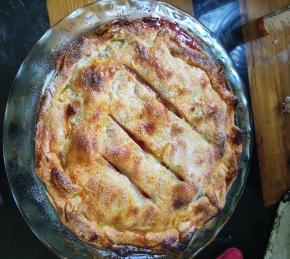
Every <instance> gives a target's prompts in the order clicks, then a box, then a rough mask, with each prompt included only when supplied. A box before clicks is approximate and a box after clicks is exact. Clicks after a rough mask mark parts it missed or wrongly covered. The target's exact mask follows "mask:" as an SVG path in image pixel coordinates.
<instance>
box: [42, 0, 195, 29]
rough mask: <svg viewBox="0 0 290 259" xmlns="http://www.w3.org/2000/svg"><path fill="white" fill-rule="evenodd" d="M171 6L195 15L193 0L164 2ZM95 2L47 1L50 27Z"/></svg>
mask: <svg viewBox="0 0 290 259" xmlns="http://www.w3.org/2000/svg"><path fill="white" fill-rule="evenodd" d="M163 1H164V2H167V3H169V4H172V5H174V6H176V7H178V8H179V9H181V10H183V11H185V12H187V13H193V8H192V1H191V0H178V1H177V0H163ZM92 2H95V1H93V0H46V4H47V10H48V16H49V22H50V25H51V26H53V25H55V24H56V23H57V22H58V21H59V20H60V19H62V18H63V17H65V16H66V15H68V14H69V13H71V12H72V11H74V10H75V9H77V8H79V7H81V6H84V5H87V4H89V3H92Z"/></svg>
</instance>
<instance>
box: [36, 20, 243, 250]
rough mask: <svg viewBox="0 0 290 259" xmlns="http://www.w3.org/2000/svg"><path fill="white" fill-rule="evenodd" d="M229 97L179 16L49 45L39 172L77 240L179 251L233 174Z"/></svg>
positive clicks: (236, 135)
mask: <svg viewBox="0 0 290 259" xmlns="http://www.w3.org/2000/svg"><path fill="white" fill-rule="evenodd" d="M236 103H237V99H236V98H235V96H234V95H233V93H232V92H231V90H230V88H229V85H228V81H227V79H226V77H225V76H224V73H223V69H222V67H221V66H220V65H219V64H217V63H216V62H215V61H214V60H213V59H212V58H211V57H210V56H209V55H208V53H207V52H206V51H205V50H204V47H203V44H202V43H200V42H199V41H198V40H197V39H196V38H193V37H192V36H190V35H189V34H188V33H187V32H186V31H185V30H183V29H181V28H180V27H179V26H178V25H176V24H173V23H171V22H168V21H166V20H163V19H157V18H143V19H139V20H134V21H130V22H129V21H127V20H118V21H115V22H112V23H110V24H107V25H105V26H102V27H101V28H98V29H97V30H96V31H95V32H94V33H93V34H91V35H90V36H88V37H84V38H82V39H81V40H79V41H78V42H75V43H73V44H71V45H70V46H68V47H66V48H65V49H64V50H63V51H62V52H61V53H59V54H58V56H57V59H56V75H55V77H54V79H53V80H51V82H50V85H49V90H47V91H46V92H45V94H44V95H43V98H42V102H41V105H40V113H39V119H38V123H37V133H36V140H35V144H36V173H37V175H38V176H39V177H40V179H41V180H42V181H43V182H44V183H45V185H46V188H47V192H48V194H49V196H50V198H51V200H52V201H53V203H54V205H55V207H56V209H57V211H58V213H59V216H60V218H61V220H62V222H63V223H64V224H65V225H66V226H67V227H68V228H69V229H70V230H71V231H73V232H74V233H75V234H76V235H77V236H78V237H79V238H81V239H82V240H84V241H86V242H89V243H91V244H95V245H97V246H98V247H102V248H109V249H119V248H121V249H123V250H126V251H128V250H130V249H127V248H128V247H130V246H135V247H140V248H144V249H150V250H151V251H156V250H157V251H177V250H182V249H184V248H185V246H186V245H187V243H188V242H189V241H190V239H191V237H192V235H193V234H194V232H195V231H197V230H198V229H200V228H201V227H203V225H204V224H205V223H206V222H208V221H209V220H210V219H211V218H213V217H214V216H215V215H216V214H217V213H218V212H219V211H220V210H221V209H222V208H223V206H224V204H225V199H226V194H227V190H228V189H229V187H230V185H231V183H232V181H233V179H234V178H235V176H236V172H237V161H238V159H239V155H240V152H241V131H240V130H239V129H238V128H237V127H236V126H235V124H234V112H235V111H234V110H235V106H236Z"/></svg>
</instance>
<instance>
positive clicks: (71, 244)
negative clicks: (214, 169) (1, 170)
mask: <svg viewBox="0 0 290 259" xmlns="http://www.w3.org/2000/svg"><path fill="white" fill-rule="evenodd" d="M145 16H153V17H163V18H165V19H167V20H170V21H173V22H177V23H178V24H179V25H180V26H181V27H183V28H184V29H186V30H188V31H189V32H190V33H191V34H193V35H194V36H196V37H198V38H199V39H200V40H201V41H202V42H203V43H204V45H205V48H206V50H207V51H208V53H210V55H212V56H213V57H214V58H215V60H216V61H217V62H219V63H220V64H221V65H222V66H223V68H224V71H225V75H226V77H227V78H228V80H229V82H230V86H231V88H232V90H233V92H234V94H235V95H236V96H237V97H238V99H239V104H238V107H237V112H236V124H237V126H239V127H240V128H241V129H242V130H243V132H244V140H243V151H242V155H241V158H240V161H239V169H238V170H239V171H238V173H237V177H236V179H235V180H234V182H233V184H232V186H231V188H230V190H229V192H228V194H227V201H226V205H225V207H224V209H222V210H221V212H220V213H219V214H218V215H217V216H216V217H214V218H213V219H212V220H210V221H209V222H208V223H207V224H206V225H205V226H204V227H203V228H202V229H201V230H199V231H197V232H196V233H195V235H194V236H193V238H192V240H191V242H190V243H189V245H188V247H187V248H186V249H185V251H184V252H183V253H182V254H181V256H183V257H185V258H190V257H193V256H195V255H196V254H197V253H198V252H199V251H200V250H202V249H203V248H204V247H205V246H206V245H207V244H208V243H209V242H210V241H211V240H213V239H214V237H215V236H216V235H217V234H218V232H219V231H220V229H221V228H222V227H223V225H224V224H225V223H226V222H227V220H228V219H229V217H230V216H231V214H232V213H233V211H234V208H235V206H236V204H237V202H238V200H239V197H240V196H241V193H242V191H243V187H244V184H245V179H246V176H247V173H248V168H249V160H250V156H251V148H252V130H251V113H250V108H249V103H248V100H247V98H246V93H245V87H244V85H243V83H242V81H241V79H240V77H239V75H238V74H237V72H236V70H235V68H234V66H233V63H232V61H231V60H230V58H229V56H228V54H227V53H226V51H225V50H224V48H223V47H222V46H221V44H220V43H219V42H218V40H217V39H216V38H215V37H214V36H213V35H212V33H211V32H210V31H209V30H208V29H207V28H205V26H203V25H202V24H201V23H200V22H199V21H197V20H196V19H194V18H193V17H192V16H190V15H188V14H186V13H184V12H182V11H180V10H178V9H177V8H175V7H173V6H171V5H169V4H165V3H162V2H156V1H149V0H144V1H134V0H119V1H117V0H115V1H108V0H101V1H97V2H95V3H93V4H90V5H87V6H85V7H82V8H80V9H78V10H76V11H74V12H73V13H71V14H70V15H68V16H67V17H65V18H64V19H63V20H61V21H60V22H59V23H58V24H57V25H56V26H55V27H53V28H51V29H50V30H48V31H47V32H46V33H45V34H44V35H43V36H42V37H41V39H40V40H39V41H38V42H37V43H36V45H35V46H34V47H33V49H32V51H31V52H30V53H29V55H28V56H27V58H26V59H25V61H24V62H23V64H22V65H21V67H20V69H19V71H18V73H17V75H16V78H15V81H14V84H13V88H12V91H11V94H10V97H9V100H8V104H7V107H6V114H5V123H4V160H5V167H6V172H7V176H8V180H9V183H10V187H11V190H12V193H13V196H14V199H15V201H16V203H17V205H18V208H19V210H20V211H21V213H22V215H23V217H24V218H25V220H26V222H27V223H28V224H29V226H30V227H31V229H32V231H33V232H34V233H35V234H36V235H37V237H38V238H39V239H40V240H41V241H42V242H43V243H44V244H45V245H46V246H47V247H49V248H50V249H51V250H52V251H54V252H55V253H56V254H57V255H58V256H60V257H68V258H103V257H109V258H112V257H118V255H117V254H115V253H114V252H111V251H106V250H101V249H98V248H96V247H94V246H91V245H89V244H86V243H84V242H82V241H81V240H79V239H77V238H76V237H75V236H74V235H73V234H72V233H71V232H70V231H69V230H68V229H67V228H66V227H65V226H64V225H63V224H62V223H61V221H60V220H59V218H58V215H57V212H56V211H55V209H54V207H53V205H52V204H51V203H50V200H49V198H48V196H47V195H46V190H45V187H44V185H43V184H42V183H41V182H40V180H39V179H38V177H37V176H36V174H35V172H34V170H35V169H34V165H35V157H34V137H35V131H36V129H35V125H36V121H37V114H38V107H39V103H40V96H41V95H42V93H43V91H44V90H45V89H47V87H48V82H49V80H50V78H51V77H52V76H53V74H54V70H53V67H54V53H56V52H57V51H59V50H61V49H62V48H63V47H64V46H65V45H66V44H68V43H70V42H72V41H74V40H76V39H78V38H80V37H81V36H82V35H86V34H87V33H89V32H91V31H92V30H93V29H95V28H97V27H98V26H100V25H102V24H104V23H106V22H109V21H111V20H113V19H116V18H120V17H121V18H127V19H129V20H131V19H137V18H141V17H145ZM130 256H131V257H137V256H138V257H142V258H147V257H150V258H151V257H152V256H153V257H154V258H170V257H175V256H176V255H173V256H172V255H170V254H154V255H152V254H146V252H144V253H143V254H141V252H139V250H136V253H135V254H132V255H130Z"/></svg>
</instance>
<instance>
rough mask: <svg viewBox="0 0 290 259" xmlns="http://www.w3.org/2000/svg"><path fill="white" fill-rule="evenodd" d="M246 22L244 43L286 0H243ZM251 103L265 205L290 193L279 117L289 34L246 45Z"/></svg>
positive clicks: (286, 90)
mask: <svg viewBox="0 0 290 259" xmlns="http://www.w3.org/2000/svg"><path fill="white" fill-rule="evenodd" d="M242 3H243V7H244V9H243V8H242V10H244V11H245V13H244V14H245V15H246V16H247V19H248V21H249V24H248V25H247V26H246V27H245V29H244V37H245V39H246V40H247V39H249V38H251V37H254V35H255V34H256V26H255V23H254V22H253V21H254V20H255V19H256V18H258V17H261V16H263V15H265V14H267V13H270V12H271V11H273V10H277V9H279V8H281V7H283V6H286V5H287V4H289V3H290V2H289V0H275V1H273V0H255V1H253V0H243V1H242ZM247 52H248V53H247V54H248V55H247V59H248V72H249V84H250V94H251V102H252V108H253V115H254V125H255V134H256V141H257V147H258V156H259V164H260V172H261V182H262V189H263V196H264V202H265V204H266V205H268V204H271V203H274V202H276V201H278V200H280V198H281V195H282V194H283V193H284V192H285V191H286V190H288V189H290V114H288V115H286V114H284V115H282V114H281V103H282V102H283V100H284V99H285V97H286V96H287V95H288V96H290V33H288V34H287V33H279V34H277V35H274V36H267V37H264V38H261V39H258V40H254V41H252V42H250V43H248V44H247Z"/></svg>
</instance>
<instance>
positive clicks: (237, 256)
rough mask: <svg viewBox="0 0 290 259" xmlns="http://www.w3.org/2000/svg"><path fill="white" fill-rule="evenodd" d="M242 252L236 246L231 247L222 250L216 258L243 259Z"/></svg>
mask: <svg viewBox="0 0 290 259" xmlns="http://www.w3.org/2000/svg"><path fill="white" fill-rule="evenodd" d="M243 258H244V257H243V254H242V252H241V250H239V249H238V248H235V247H232V248H229V249H227V250H226V251H224V252H223V253H222V254H221V255H220V256H218V257H217V258H216V259H243Z"/></svg>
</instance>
